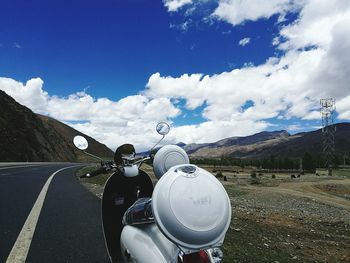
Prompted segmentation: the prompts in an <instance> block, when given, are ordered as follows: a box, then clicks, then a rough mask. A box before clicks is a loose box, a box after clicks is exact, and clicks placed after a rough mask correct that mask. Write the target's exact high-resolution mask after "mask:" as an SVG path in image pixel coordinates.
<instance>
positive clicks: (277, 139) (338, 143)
mask: <svg viewBox="0 0 350 263" xmlns="http://www.w3.org/2000/svg"><path fill="white" fill-rule="evenodd" d="M335 126H336V136H335V148H336V153H337V154H338V155H344V154H346V155H349V154H350V123H337V124H335ZM322 136H323V135H322V129H319V130H316V131H311V132H302V133H298V134H295V135H290V134H289V133H288V132H287V131H284V130H283V131H273V132H267V131H264V132H260V133H257V134H254V135H250V136H246V137H231V138H226V139H223V140H220V141H217V142H214V143H203V144H187V145H186V144H183V143H180V144H181V147H182V148H183V149H184V150H185V151H186V152H187V153H188V154H189V155H190V156H191V157H192V158H220V157H223V156H226V157H233V158H235V157H236V158H264V157H268V156H270V155H275V156H280V157H301V156H303V154H304V153H305V152H309V153H312V154H322V149H323V137H322Z"/></svg>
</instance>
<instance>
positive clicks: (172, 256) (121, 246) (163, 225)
mask: <svg viewBox="0 0 350 263" xmlns="http://www.w3.org/2000/svg"><path fill="white" fill-rule="evenodd" d="M169 130H170V126H169V124H167V123H165V122H160V123H158V124H157V126H156V131H157V132H158V133H159V134H160V135H162V136H163V137H162V138H161V139H160V140H159V141H158V143H157V144H156V145H155V146H153V147H152V149H151V150H150V154H149V155H147V156H145V157H141V158H137V156H136V151H135V148H134V146H133V145H131V144H124V145H121V146H120V147H118V148H117V150H116V152H115V155H114V166H113V168H115V169H116V172H115V173H113V174H112V175H111V176H110V177H109V179H108V180H107V182H106V184H105V187H104V191H103V196H102V223H103V233H104V237H105V243H106V247H107V251H108V254H109V257H110V260H111V262H113V263H116V262H132V263H136V262H138V263H165V262H169V263H219V262H221V261H222V259H223V252H222V251H221V249H220V246H221V245H222V243H223V241H224V238H225V234H226V231H227V229H228V228H229V225H230V221H231V203H230V199H229V197H228V195H227V193H226V190H225V189H224V187H223V186H222V184H221V183H220V182H219V181H218V180H217V179H216V177H215V176H214V175H212V174H211V173H209V172H207V171H206V170H204V169H202V168H200V167H197V166H195V165H192V164H190V163H189V158H188V155H187V154H186V152H185V151H184V150H183V149H182V148H180V147H179V146H176V145H166V146H163V147H161V148H160V149H159V150H158V151H157V153H156V154H155V155H153V154H152V150H154V149H155V147H156V146H157V145H158V144H159V143H160V142H161V141H162V140H163V139H164V137H165V135H166V134H167V133H168V132H169ZM73 141H74V144H75V146H76V147H77V148H78V149H80V150H83V151H84V152H85V153H87V152H86V151H85V150H86V149H87V148H88V143H87V141H86V139H85V138H84V137H82V136H78V137H77V136H76V137H75V138H74V140H73ZM87 154H88V155H90V156H94V155H92V154H90V153H87ZM97 158H99V157H97ZM99 159H100V158H99ZM145 162H147V163H148V164H151V165H153V170H154V174H155V176H156V178H157V179H158V181H157V183H156V186H155V187H153V183H152V180H151V178H150V176H149V175H148V174H147V173H146V172H145V171H143V170H142V169H141V166H142V164H143V163H145Z"/></svg>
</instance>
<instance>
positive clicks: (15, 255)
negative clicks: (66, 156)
mask: <svg viewBox="0 0 350 263" xmlns="http://www.w3.org/2000/svg"><path fill="white" fill-rule="evenodd" d="M77 166H79V165H74V166H69V167H65V168H62V169H59V170H57V171H56V172H54V173H53V174H51V176H50V177H49V179H47V181H46V183H45V185H44V187H43V188H42V189H41V192H40V194H39V196H38V198H37V199H36V201H35V204H34V206H33V208H32V210H31V211H30V213H29V215H28V217H27V220H26V221H25V223H24V225H23V227H22V230H21V232H20V233H19V235H18V237H17V240H16V242H15V244H14V245H13V247H12V250H11V252H10V255H9V256H8V258H7V260H6V263H22V262H25V261H26V258H27V255H28V251H29V247H30V244H31V242H32V238H33V235H34V231H35V227H36V224H37V222H38V219H39V215H40V212H41V208H42V207H43V204H44V200H45V197H46V193H47V190H48V188H49V185H50V183H51V180H52V178H53V177H54V176H55V175H56V174H58V173H59V172H61V171H63V170H66V169H69V168H73V167H77Z"/></svg>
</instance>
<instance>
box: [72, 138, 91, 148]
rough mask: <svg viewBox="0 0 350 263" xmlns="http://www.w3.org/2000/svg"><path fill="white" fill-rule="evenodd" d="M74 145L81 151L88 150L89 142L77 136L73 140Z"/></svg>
mask: <svg viewBox="0 0 350 263" xmlns="http://www.w3.org/2000/svg"><path fill="white" fill-rule="evenodd" d="M73 143H74V145H75V147H77V148H78V149H79V150H82V151H84V150H86V149H87V148H88V146H89V143H88V141H87V140H86V139H85V138H84V137H83V136H80V135H77V136H75V137H74V138H73Z"/></svg>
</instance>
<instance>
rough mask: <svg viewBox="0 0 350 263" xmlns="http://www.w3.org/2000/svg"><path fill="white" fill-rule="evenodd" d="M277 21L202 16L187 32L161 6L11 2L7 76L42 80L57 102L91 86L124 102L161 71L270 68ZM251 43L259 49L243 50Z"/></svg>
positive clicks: (1, 54) (1, 55) (136, 1)
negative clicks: (211, 21) (211, 20)
mask: <svg viewBox="0 0 350 263" xmlns="http://www.w3.org/2000/svg"><path fill="white" fill-rule="evenodd" d="M214 6H215V5H214ZM277 17H278V16H277V15H275V16H273V17H271V18H270V19H267V20H260V21H258V22H248V23H246V24H245V25H244V26H239V27H237V28H232V26H230V25H229V24H227V23H225V22H218V23H216V24H215V25H213V26H210V25H208V23H204V22H201V21H200V18H201V17H199V18H197V19H196V18H193V21H194V22H193V23H196V24H197V25H190V26H189V28H188V29H187V30H181V29H179V28H177V27H176V26H178V27H180V25H181V23H183V21H184V19H183V17H182V16H181V14H178V13H175V14H173V13H170V14H169V13H168V12H167V11H166V8H165V7H164V5H163V3H162V2H161V1H148V0H128V1H117V0H103V1H69V3H68V2H66V1H23V0H22V1H16V0H15V1H4V3H2V5H1V9H0V23H1V25H2V26H1V31H0V41H1V44H2V48H1V50H0V69H1V75H2V76H7V77H11V78H14V79H17V80H21V81H26V80H27V79H30V78H33V77H41V78H42V79H43V80H44V81H45V89H46V90H47V91H48V92H49V93H54V94H57V95H63V96H67V95H69V94H70V93H72V92H74V91H76V90H83V89H85V88H87V87H88V90H89V93H90V94H91V95H93V96H95V97H101V96H107V97H110V98H112V99H120V98H122V97H125V96H127V95H130V94H135V93H137V92H138V91H139V90H141V89H143V88H144V86H145V84H146V83H147V80H148V78H149V76H150V75H151V74H153V73H155V72H161V73H162V74H163V75H171V76H179V75H181V74H183V73H184V72H187V73H204V74H210V75H211V74H215V73H221V72H223V71H229V70H231V69H233V68H236V67H241V66H242V65H243V64H244V63H248V62H252V63H254V64H261V63H263V62H264V61H265V60H266V59H267V58H268V57H270V56H272V55H273V54H274V52H275V50H274V47H273V46H272V44H271V41H272V38H273V36H275V35H276V34H277V29H278V27H276V26H275V25H274V24H275V23H276V19H277ZM247 36H251V37H252V40H251V42H252V44H251V45H246V46H244V47H241V46H239V45H238V42H239V40H241V39H243V38H245V37H247ZM16 44H17V45H19V46H18V47H20V48H16V46H15V45H16ZM204 54H205V56H204ZM208 55H209V56H208Z"/></svg>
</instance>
